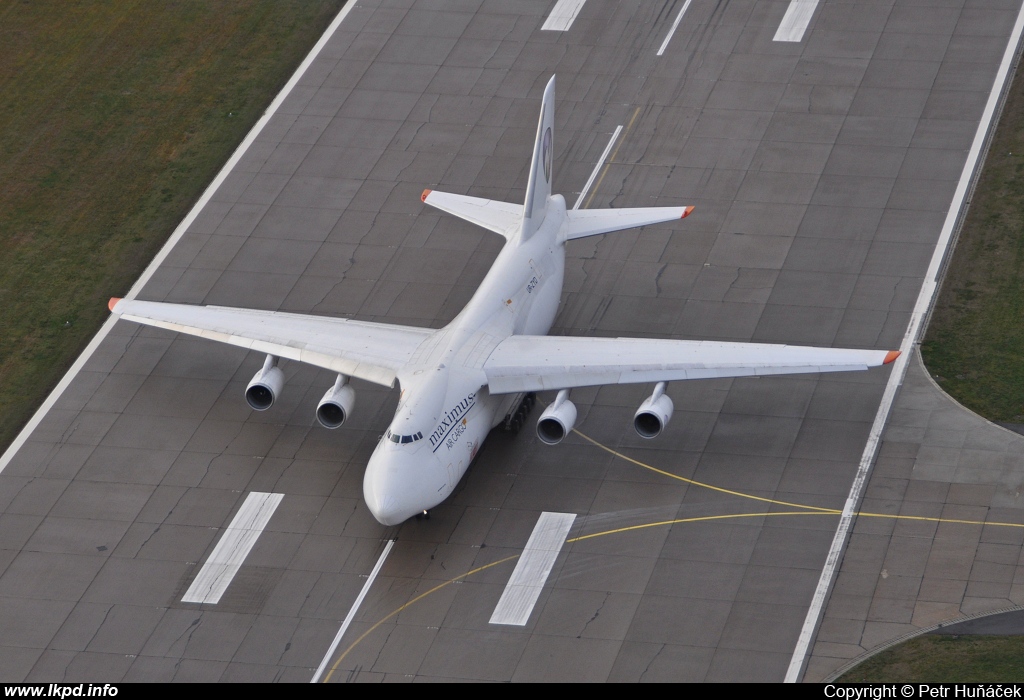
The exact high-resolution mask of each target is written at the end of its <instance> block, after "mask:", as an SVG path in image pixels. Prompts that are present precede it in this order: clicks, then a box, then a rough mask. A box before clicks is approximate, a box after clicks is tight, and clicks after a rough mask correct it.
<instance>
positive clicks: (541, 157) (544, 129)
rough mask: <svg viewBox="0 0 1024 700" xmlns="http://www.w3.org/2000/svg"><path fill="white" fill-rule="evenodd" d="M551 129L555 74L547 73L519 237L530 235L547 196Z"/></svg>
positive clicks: (541, 219) (551, 156)
mask: <svg viewBox="0 0 1024 700" xmlns="http://www.w3.org/2000/svg"><path fill="white" fill-rule="evenodd" d="M554 130H555V76H551V80H549V81H548V85H547V87H546V88H544V99H543V100H542V101H541V105H540V122H539V123H538V124H537V140H536V141H535V142H534V144H533V160H532V161H531V162H530V180H529V182H528V183H527V185H526V204H525V205H524V206H523V234H522V237H523V240H526V239H527V238H529V237H530V236H532V235H533V232H534V231H536V230H537V229H538V228H540V225H541V224H542V223H543V222H544V214H545V213H546V212H547V207H548V199H549V198H550V197H551V178H552V177H553V176H554V173H553V172H552V161H553V160H554V150H555V145H554Z"/></svg>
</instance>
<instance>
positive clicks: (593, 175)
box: [572, 124, 622, 209]
mask: <svg viewBox="0 0 1024 700" xmlns="http://www.w3.org/2000/svg"><path fill="white" fill-rule="evenodd" d="M621 133H622V124H619V125H618V126H617V127H615V131H614V132H612V137H611V138H610V139H608V145H607V146H605V147H604V153H602V154H601V157H600V159H598V161H597V165H595V166H594V172H592V173H590V179H589V180H587V184H585V185H584V186H583V191H582V192H580V196H579V198H578V199H577V200H576V203H575V204H573V205H572V208H573V209H579V208H580V206H581V205H582V204H583V198H584V197H586V196H587V192H588V191H589V190H590V187H591V185H593V184H594V180H595V179H596V178H597V174H598V173H599V172H601V166H603V165H604V162H605V161H606V160H608V154H609V153H611V152H612V146H614V145H615V141H616V139H618V138H619V134H621Z"/></svg>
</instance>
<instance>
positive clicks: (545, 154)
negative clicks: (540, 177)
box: [541, 126, 551, 183]
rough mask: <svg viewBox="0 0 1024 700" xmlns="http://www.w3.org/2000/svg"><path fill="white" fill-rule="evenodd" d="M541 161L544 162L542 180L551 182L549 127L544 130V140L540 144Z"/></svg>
mask: <svg viewBox="0 0 1024 700" xmlns="http://www.w3.org/2000/svg"><path fill="white" fill-rule="evenodd" d="M541 155H542V159H541V161H542V162H543V163H544V182H548V183H550V182H551V127H550V126H549V127H548V128H547V129H545V130H544V141H543V143H542V144H541Z"/></svg>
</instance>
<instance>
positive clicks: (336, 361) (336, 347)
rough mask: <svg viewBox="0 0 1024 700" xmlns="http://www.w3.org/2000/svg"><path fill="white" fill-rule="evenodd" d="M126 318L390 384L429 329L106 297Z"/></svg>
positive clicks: (370, 380) (223, 307)
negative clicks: (109, 298)
mask: <svg viewBox="0 0 1024 700" xmlns="http://www.w3.org/2000/svg"><path fill="white" fill-rule="evenodd" d="M110 310H111V311H112V312H114V313H115V314H117V315H119V316H120V317H121V318H123V319H125V320H126V321H134V322H135V323H141V324H143V325H146V326H156V327H157V328H166V329H167V330H171V331H178V332H179V333H187V334H189V335H195V336H199V337H201V338H209V339H210V340H217V341H220V342H222V343H228V344H230V345H237V346H239V347H243V348H246V349H249V350H256V351H258V352H265V353H268V354H270V355H276V356H277V357H284V358H287V359H289V360H297V361H299V362H305V363H306V364H310V365H315V366H317V367H323V368H324V369H329V370H333V371H335V372H339V373H341V374H347V375H349V376H350V377H357V378H359V379H364V380H366V381H369V382H374V383H375V384H383V385H384V386H393V385H394V382H395V377H396V376H397V372H398V370H399V369H400V368H401V367H403V366H404V365H406V364H407V363H408V362H409V358H410V357H411V356H412V354H413V353H414V352H415V351H416V349H417V348H418V347H419V345H420V343H422V342H423V341H424V340H426V339H427V338H429V337H430V336H431V335H432V334H433V332H434V331H432V330H430V329H428V328H414V327H412V326H396V325H391V324H387V323H371V322H368V321H353V320H351V319H342V318H330V317H327V316H305V315H300V314H290V313H283V312H280V311H258V310H253V309H235V308H230V307H226V306H192V305H189V304H164V303H160V302H153V301H136V300H129V299H111V300H110Z"/></svg>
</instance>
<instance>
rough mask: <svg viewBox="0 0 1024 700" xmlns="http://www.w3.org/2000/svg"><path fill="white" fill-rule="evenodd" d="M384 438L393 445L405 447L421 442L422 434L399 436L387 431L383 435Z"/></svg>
mask: <svg viewBox="0 0 1024 700" xmlns="http://www.w3.org/2000/svg"><path fill="white" fill-rule="evenodd" d="M384 437H386V438H387V439H388V440H390V441H391V442H393V443H395V444H396V445H407V444H409V443H410V442H416V441H417V440H422V439H423V433H416V434H415V435H399V434H397V433H393V432H391V430H390V429H389V430H388V432H387V433H385V434H384Z"/></svg>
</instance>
